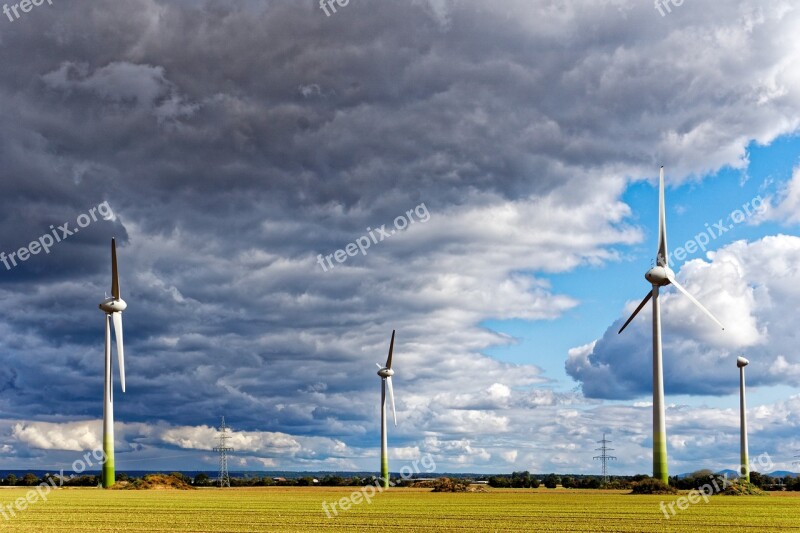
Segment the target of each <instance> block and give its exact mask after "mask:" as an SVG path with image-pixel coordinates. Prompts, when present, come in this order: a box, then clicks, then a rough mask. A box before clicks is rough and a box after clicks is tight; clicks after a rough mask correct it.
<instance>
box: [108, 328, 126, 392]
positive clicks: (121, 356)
mask: <svg viewBox="0 0 800 533" xmlns="http://www.w3.org/2000/svg"><path fill="white" fill-rule="evenodd" d="M111 317H112V319H113V320H114V336H115V337H116V338H117V360H118V361H119V379H120V382H121V383H122V392H125V349H124V348H123V344H122V314H121V313H111ZM109 348H110V347H109Z"/></svg>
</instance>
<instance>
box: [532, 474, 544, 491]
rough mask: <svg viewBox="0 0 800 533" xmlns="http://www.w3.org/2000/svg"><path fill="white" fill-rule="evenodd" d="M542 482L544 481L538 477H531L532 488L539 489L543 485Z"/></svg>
mask: <svg viewBox="0 0 800 533" xmlns="http://www.w3.org/2000/svg"><path fill="white" fill-rule="evenodd" d="M541 484H542V482H541V481H539V480H538V479H537V478H535V477H532V478H531V488H532V489H538V488H539V485H541Z"/></svg>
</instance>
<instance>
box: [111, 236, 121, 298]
mask: <svg viewBox="0 0 800 533" xmlns="http://www.w3.org/2000/svg"><path fill="white" fill-rule="evenodd" d="M111 296H113V297H114V298H115V299H117V300H119V299H120V295H119V272H118V271H117V240H116V239H111Z"/></svg>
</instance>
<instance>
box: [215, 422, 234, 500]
mask: <svg viewBox="0 0 800 533" xmlns="http://www.w3.org/2000/svg"><path fill="white" fill-rule="evenodd" d="M229 429H230V428H229V427H228V426H226V425H225V417H224V416H223V417H222V425H221V426H220V428H219V446H216V447H215V448H214V451H215V452H219V486H220V487H230V486H231V476H230V475H229V474H228V452H232V451H233V448H231V447H230V446H228V439H229V438H231V436H230V435H228V430H229Z"/></svg>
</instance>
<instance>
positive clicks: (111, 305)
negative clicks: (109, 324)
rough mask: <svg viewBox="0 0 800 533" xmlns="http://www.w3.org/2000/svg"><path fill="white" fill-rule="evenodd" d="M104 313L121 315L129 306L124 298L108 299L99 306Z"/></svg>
mask: <svg viewBox="0 0 800 533" xmlns="http://www.w3.org/2000/svg"><path fill="white" fill-rule="evenodd" d="M98 307H99V308H100V309H101V310H102V311H104V312H106V313H108V314H111V313H121V312H122V311H124V310H125V309H127V308H128V304H126V303H125V300H123V299H122V298H120V299H116V298H113V297H112V298H106V299H105V300H103V302H102V303H101V304H100V305H99V306H98Z"/></svg>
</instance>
